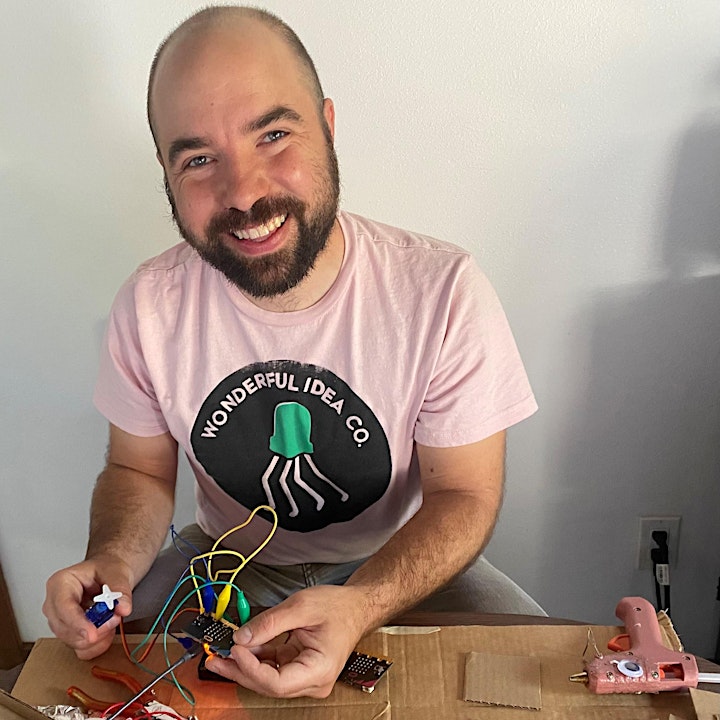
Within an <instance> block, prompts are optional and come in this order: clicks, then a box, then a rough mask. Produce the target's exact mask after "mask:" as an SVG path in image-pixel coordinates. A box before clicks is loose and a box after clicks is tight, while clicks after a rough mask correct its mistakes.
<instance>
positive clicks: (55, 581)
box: [42, 558, 132, 660]
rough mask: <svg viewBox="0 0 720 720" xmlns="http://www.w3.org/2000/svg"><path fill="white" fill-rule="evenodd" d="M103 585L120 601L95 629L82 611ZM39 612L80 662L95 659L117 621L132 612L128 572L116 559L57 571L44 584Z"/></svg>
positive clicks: (91, 602)
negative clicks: (112, 613)
mask: <svg viewBox="0 0 720 720" xmlns="http://www.w3.org/2000/svg"><path fill="white" fill-rule="evenodd" d="M103 585H107V586H108V587H109V588H110V589H111V590H112V591H113V592H121V593H122V597H121V598H120V599H119V600H118V604H117V605H116V606H115V614H114V615H113V617H111V618H110V620H108V621H107V622H106V623H104V624H103V625H101V626H100V627H99V628H96V627H95V626H94V625H93V624H92V623H91V622H90V621H89V620H88V619H87V618H86V617H85V610H87V609H88V608H89V607H91V606H92V605H93V597H95V596H96V595H99V594H100V593H101V592H102V586H103ZM42 610H43V613H44V615H45V617H47V619H48V624H49V625H50V629H51V630H52V631H53V633H55V635H56V636H57V637H58V638H60V640H62V641H63V642H64V643H65V644H66V645H68V646H69V647H71V648H72V649H73V650H75V654H76V655H77V656H78V658H79V659H80V660H90V659H92V658H94V657H97V656H98V655H101V654H102V653H104V652H105V651H106V650H107V649H108V648H109V647H110V645H111V643H112V641H113V637H114V636H115V628H116V627H117V626H118V625H119V624H120V618H121V617H127V616H128V615H129V614H130V612H131V610H132V585H131V580H130V569H129V567H128V566H127V565H126V564H125V563H124V562H122V561H120V560H118V559H116V558H110V559H108V558H93V559H92V560H85V561H83V562H81V563H78V564H77V565H71V566H70V567H68V568H65V569H64V570H58V571H57V572H56V573H54V574H53V575H52V576H51V577H50V578H49V579H48V581H47V584H46V596H45V602H44V603H43V608H42Z"/></svg>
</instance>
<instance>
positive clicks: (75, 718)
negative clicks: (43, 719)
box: [38, 705, 90, 720]
mask: <svg viewBox="0 0 720 720" xmlns="http://www.w3.org/2000/svg"><path fill="white" fill-rule="evenodd" d="M38 710H39V711H40V712H41V713H42V714H43V715H47V716H48V717H49V718H59V719H60V720H87V719H88V718H89V717H90V716H89V715H86V714H85V713H84V712H83V711H82V710H80V709H79V708H76V707H72V705H45V706H44V707H39V708H38Z"/></svg>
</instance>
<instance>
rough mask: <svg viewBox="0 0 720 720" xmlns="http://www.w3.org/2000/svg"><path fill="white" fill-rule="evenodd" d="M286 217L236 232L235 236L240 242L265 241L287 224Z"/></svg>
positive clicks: (275, 218) (281, 216) (278, 217)
mask: <svg viewBox="0 0 720 720" xmlns="http://www.w3.org/2000/svg"><path fill="white" fill-rule="evenodd" d="M286 217H287V215H278V216H277V217H274V218H273V219H272V220H269V221H268V222H266V223H265V224H264V225H256V226H255V227H251V228H247V229H246V230H236V231H235V232H234V233H233V235H235V237H236V238H238V240H264V239H265V237H267V236H268V235H269V234H270V233H271V232H273V231H274V230H277V229H278V228H279V227H280V226H281V225H282V224H283V223H284V222H285V218H286Z"/></svg>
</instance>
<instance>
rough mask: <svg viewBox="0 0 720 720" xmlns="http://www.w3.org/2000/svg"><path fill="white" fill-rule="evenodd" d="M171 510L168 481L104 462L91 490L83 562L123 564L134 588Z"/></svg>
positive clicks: (158, 545)
mask: <svg viewBox="0 0 720 720" xmlns="http://www.w3.org/2000/svg"><path fill="white" fill-rule="evenodd" d="M173 508H174V486H173V485H172V484H171V483H168V481H167V480H164V479H161V478H157V477H153V476H151V475H146V474H144V473H141V472H138V471H136V470H131V469H130V468H126V467H122V466H120V465H116V464H114V463H108V465H107V467H106V468H105V470H104V471H103V472H102V474H101V475H100V477H99V478H98V481H97V484H96V485H95V490H94V492H93V498H92V506H91V510H90V537H89V540H88V547H87V553H86V559H93V558H99V557H102V556H107V557H112V558H114V559H119V560H121V561H122V562H124V563H125V564H126V565H127V566H128V570H129V572H130V575H131V577H130V581H131V585H132V586H133V587H134V586H135V585H137V583H138V582H139V581H140V580H141V579H142V577H143V576H144V575H145V573H147V571H148V570H149V569H150V566H151V565H152V562H153V560H154V559H155V557H156V555H157V553H158V552H159V550H160V548H161V547H162V544H163V541H164V539H165V537H166V535H167V529H168V527H169V525H170V522H171V521H172V515H173Z"/></svg>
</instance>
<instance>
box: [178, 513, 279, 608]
mask: <svg viewBox="0 0 720 720" xmlns="http://www.w3.org/2000/svg"><path fill="white" fill-rule="evenodd" d="M260 510H267V511H268V512H269V513H270V514H271V515H272V518H273V523H272V528H271V529H270V532H269V533H268V535H267V537H266V538H265V539H264V540H263V541H262V542H261V543H260V545H258V547H257V548H256V549H255V550H254V551H253V552H252V553H250V555H248V556H247V557H245V556H244V555H243V554H242V553H239V552H237V551H235V550H228V549H225V548H223V549H222V550H218V549H217V547H218V545H220V543H221V542H222V541H223V540H224V539H225V538H226V537H228V536H229V535H232V534H233V533H234V532H237V531H238V530H242V529H243V528H244V527H246V526H247V525H248V524H249V523H250V522H251V521H252V519H253V518H254V517H255V515H256V514H257V513H258V512H259V511H260ZM277 525H278V517H277V513H276V512H275V510H274V509H273V508H271V507H270V506H269V505H258V507H256V508H255V509H254V510H253V511H252V512H251V513H250V515H249V516H248V518H247V520H245V522H244V523H242V524H241V525H237V526H235V527H234V528H231V529H230V530H228V531H227V532H226V533H224V534H223V535H221V536H220V537H219V538H218V539H217V540H216V541H215V543H214V544H213V546H212V549H211V550H210V551H209V552H206V553H202V554H201V555H196V556H195V557H194V558H192V559H191V560H190V571H191V574H192V575H191V576H192V581H193V585H194V586H195V591H196V593H197V596H198V598H199V601H200V611H201V612H203V613H204V612H206V608H205V606H204V605H203V601H202V593H201V592H200V587H199V585H198V581H197V574H196V573H195V571H194V565H195V563H196V562H198V561H200V560H203V559H205V558H209V561H208V580H210V581H211V582H217V578H218V576H219V575H220V574H230V579H229V580H228V581H227V582H228V584H232V583H233V582H234V580H235V578H236V577H237V574H238V573H239V572H240V571H241V570H242V569H243V568H244V567H245V566H246V565H247V564H248V563H249V562H250V560H252V559H253V558H254V557H255V556H256V555H257V554H258V553H259V552H260V551H261V550H262V549H263V548H264V547H265V546H266V545H267V544H268V543H269V542H270V540H271V539H272V537H273V535H274V534H275V531H276V530H277ZM216 555H230V556H233V557H237V558H239V559H240V564H239V565H238V566H237V567H236V568H234V569H232V570H218V571H217V572H216V573H215V574H214V575H213V572H212V559H213V558H214V557H215V556H216Z"/></svg>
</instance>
